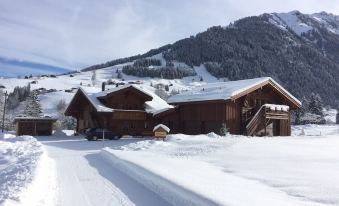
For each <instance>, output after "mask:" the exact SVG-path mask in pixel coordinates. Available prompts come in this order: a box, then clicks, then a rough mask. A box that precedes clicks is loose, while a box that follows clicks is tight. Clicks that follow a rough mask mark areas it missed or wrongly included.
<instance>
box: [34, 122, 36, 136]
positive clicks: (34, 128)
mask: <svg viewBox="0 0 339 206" xmlns="http://www.w3.org/2000/svg"><path fill="white" fill-rule="evenodd" d="M34 136H36V121H35V122H34Z"/></svg>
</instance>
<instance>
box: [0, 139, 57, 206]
mask: <svg viewBox="0 0 339 206" xmlns="http://www.w3.org/2000/svg"><path fill="white" fill-rule="evenodd" d="M0 177H1V178H0V205H6V206H15V205H37V206H42V205H55V203H56V200H55V197H56V195H55V191H56V190H57V186H56V181H55V178H56V174H55V167H54V162H53V161H52V160H51V159H50V158H49V157H48V156H47V154H46V152H45V151H44V149H43V148H42V146H41V144H40V143H39V142H38V141H37V140H36V139H35V138H33V137H31V136H20V137H16V136H15V135H13V134H0Z"/></svg>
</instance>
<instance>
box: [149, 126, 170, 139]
mask: <svg viewBox="0 0 339 206" xmlns="http://www.w3.org/2000/svg"><path fill="white" fill-rule="evenodd" d="M153 132H154V137H155V138H157V139H165V138H166V135H167V134H168V133H169V132H170V128H168V127H167V126H166V125H163V124H158V125H157V126H155V127H154V129H153Z"/></svg>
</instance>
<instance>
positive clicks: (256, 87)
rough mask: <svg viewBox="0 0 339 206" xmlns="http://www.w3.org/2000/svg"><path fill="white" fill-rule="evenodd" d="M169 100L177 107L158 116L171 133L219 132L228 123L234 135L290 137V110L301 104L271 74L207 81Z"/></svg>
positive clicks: (156, 115)
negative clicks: (205, 83)
mask: <svg viewBox="0 0 339 206" xmlns="http://www.w3.org/2000/svg"><path fill="white" fill-rule="evenodd" d="M168 103H170V104H172V105H175V106H176V107H175V108H170V109H168V110H166V111H163V112H160V113H157V114H155V118H157V119H159V121H160V122H161V123H163V124H165V125H167V126H168V127H169V128H171V132H172V133H184V134H204V133H209V132H216V133H218V132H219V131H220V128H221V126H222V124H223V123H225V124H226V127H227V128H228V130H229V132H230V133H231V134H240V135H247V136H289V135H290V134H291V110H295V109H298V108H300V107H301V103H300V101H299V100H298V99H296V98H295V97H293V96H292V95H291V94H290V93H289V92H287V91H286V90H285V89H284V88H283V87H282V86H280V85H279V84H278V83H277V82H275V81H274V80H273V79H271V78H268V77H264V78H256V79H247V80H239V81H229V82H219V83H211V84H207V85H204V86H200V87H198V88H195V89H193V90H191V91H188V92H184V93H181V94H178V95H175V96H172V97H170V98H169V100H168Z"/></svg>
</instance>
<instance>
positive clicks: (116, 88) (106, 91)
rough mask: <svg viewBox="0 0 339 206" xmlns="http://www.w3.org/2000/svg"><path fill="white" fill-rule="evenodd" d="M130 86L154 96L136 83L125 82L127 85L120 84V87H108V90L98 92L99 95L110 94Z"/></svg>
mask: <svg viewBox="0 0 339 206" xmlns="http://www.w3.org/2000/svg"><path fill="white" fill-rule="evenodd" d="M129 87H132V88H134V89H136V90H139V91H140V92H142V93H144V94H146V95H148V96H150V97H152V95H150V94H149V92H147V91H145V90H144V89H142V88H141V87H138V86H136V85H133V84H125V85H122V86H119V87H114V88H111V89H108V90H105V91H102V92H99V93H97V94H96V96H97V97H104V96H106V95H108V94H111V93H113V92H117V91H120V90H122V89H126V88H129Z"/></svg>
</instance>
